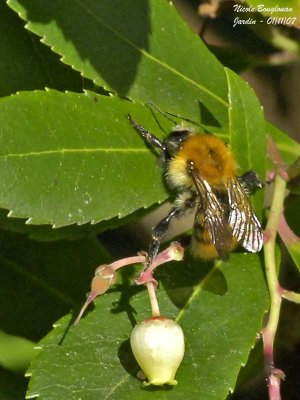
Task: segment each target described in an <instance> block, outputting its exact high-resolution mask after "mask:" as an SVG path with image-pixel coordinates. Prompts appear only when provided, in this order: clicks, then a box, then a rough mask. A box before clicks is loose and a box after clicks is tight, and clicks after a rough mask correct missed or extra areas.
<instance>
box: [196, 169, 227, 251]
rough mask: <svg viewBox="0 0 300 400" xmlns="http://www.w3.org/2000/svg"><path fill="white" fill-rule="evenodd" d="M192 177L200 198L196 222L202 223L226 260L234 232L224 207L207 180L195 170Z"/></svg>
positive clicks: (204, 229)
mask: <svg viewBox="0 0 300 400" xmlns="http://www.w3.org/2000/svg"><path fill="white" fill-rule="evenodd" d="M191 175H192V178H193V181H194V184H195V186H196V190H197V192H198V194H199V197H200V204H199V209H198V211H197V214H196V221H199V222H200V223H201V225H202V226H203V231H207V233H208V235H209V238H210V240H211V243H212V244H213V245H214V246H215V248H216V250H217V252H218V254H219V256H220V257H221V258H224V257H225V256H226V254H227V252H228V251H229V249H230V247H231V243H232V232H231V228H230V227H229V225H228V222H227V218H226V213H225V210H224V207H223V205H222V204H221V202H220V201H219V200H218V198H217V196H216V195H215V193H214V192H213V190H212V188H211V186H210V185H209V183H208V182H207V181H206V180H205V179H203V178H201V176H199V174H198V173H197V172H196V171H195V170H192V171H191Z"/></svg>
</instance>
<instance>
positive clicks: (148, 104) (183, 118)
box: [147, 101, 201, 126]
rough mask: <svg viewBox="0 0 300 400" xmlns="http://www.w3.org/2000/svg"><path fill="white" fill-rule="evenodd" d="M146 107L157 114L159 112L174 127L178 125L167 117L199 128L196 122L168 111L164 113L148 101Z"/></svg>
mask: <svg viewBox="0 0 300 400" xmlns="http://www.w3.org/2000/svg"><path fill="white" fill-rule="evenodd" d="M147 106H149V107H151V108H153V109H154V110H156V111H157V112H159V113H160V114H161V115H162V116H164V117H165V118H166V119H167V120H168V121H171V122H172V123H173V124H174V125H178V122H177V121H175V120H174V119H172V118H171V117H169V115H171V116H172V117H176V118H179V119H181V120H182V121H186V122H190V123H191V124H193V125H196V126H201V125H200V124H199V123H198V122H195V121H193V120H192V119H190V118H185V117H181V116H180V115H176V114H172V113H170V112H168V111H166V112H164V111H162V110H160V109H159V108H158V107H157V106H156V105H155V104H154V103H152V101H149V102H148V103H147Z"/></svg>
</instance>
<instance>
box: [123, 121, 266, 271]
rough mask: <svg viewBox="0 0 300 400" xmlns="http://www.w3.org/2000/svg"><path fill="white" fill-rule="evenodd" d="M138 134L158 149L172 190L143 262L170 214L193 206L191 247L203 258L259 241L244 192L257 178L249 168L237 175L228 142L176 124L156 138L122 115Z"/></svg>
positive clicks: (255, 246)
mask: <svg viewBox="0 0 300 400" xmlns="http://www.w3.org/2000/svg"><path fill="white" fill-rule="evenodd" d="M128 118H129V121H130V123H131V125H132V126H133V128H134V129H135V130H136V131H137V132H138V134H139V135H140V136H141V137H142V138H143V139H144V140H145V141H146V142H147V143H148V144H149V145H150V146H152V147H154V148H157V149H158V150H159V152H160V157H161V160H162V165H163V168H164V173H165V178H166V183H167V185H168V186H169V187H170V189H172V190H174V191H175V193H176V197H175V201H174V202H173V207H172V209H171V211H170V212H169V213H168V215H166V217H165V218H163V219H162V220H161V221H160V222H159V223H158V224H157V225H156V226H155V227H154V228H153V232H152V238H151V241H150V245H149V250H148V259H147V262H146V268H147V267H148V266H149V265H150V264H151V263H152V261H153V260H154V259H155V257H156V255H157V253H158V250H159V247H160V243H161V241H162V239H163V238H164V236H165V234H166V232H167V231H168V229H169V227H170V224H171V222H172V220H173V219H174V218H178V217H181V216H183V215H184V214H186V213H187V212H188V211H194V212H195V221H194V231H193V236H192V243H191V246H192V252H193V254H194V255H195V256H198V257H200V258H202V259H204V260H211V259H215V258H222V259H224V258H226V256H227V254H228V252H229V251H230V250H233V249H235V248H236V247H237V246H238V245H241V246H242V247H243V248H244V249H246V250H248V251H250V252H252V253H256V252H259V251H260V250H261V248H262V245H263V236H262V231H261V224H260V222H259V220H258V218H257V217H256V215H255V214H254V212H253V208H252V206H251V203H250V200H249V195H250V194H252V193H253V192H254V191H255V190H256V189H258V188H261V187H262V184H261V182H260V180H259V178H258V175H257V174H256V172H255V171H248V172H246V173H245V174H244V175H242V176H241V177H238V176H237V164H236V161H235V159H234V156H233V154H232V152H231V150H230V148H229V147H228V146H227V145H226V144H225V143H224V142H223V141H222V140H220V139H219V138H217V137H216V136H214V135H212V134H199V133H196V132H193V131H192V130H190V129H185V128H183V127H178V126H177V127H176V128H175V129H174V130H173V131H172V132H171V133H170V134H169V136H168V137H167V138H166V139H165V140H163V141H161V140H159V139H158V138H157V137H156V136H154V135H153V134H152V133H151V132H149V131H148V130H147V129H145V128H144V127H142V126H141V125H139V124H138V123H137V122H136V121H134V120H133V119H132V117H131V116H130V115H128Z"/></svg>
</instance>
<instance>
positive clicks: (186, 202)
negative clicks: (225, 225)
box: [145, 192, 197, 269]
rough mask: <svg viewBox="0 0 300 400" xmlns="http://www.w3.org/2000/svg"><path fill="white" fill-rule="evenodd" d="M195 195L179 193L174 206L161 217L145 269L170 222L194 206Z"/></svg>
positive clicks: (155, 230)
mask: <svg viewBox="0 0 300 400" xmlns="http://www.w3.org/2000/svg"><path fill="white" fill-rule="evenodd" d="M196 202H197V197H196V196H195V194H194V193H190V192H185V193H184V194H182V193H181V194H180V195H179V196H178V197H177V199H176V200H175V206H174V207H173V208H172V209H171V211H170V212H169V214H168V215H167V216H166V217H165V218H163V219H162V220H161V221H160V222H159V223H158V224H157V225H156V226H155V227H154V228H153V232H152V238H151V242H150V245H149V249H148V258H147V262H146V267H145V268H146V269H147V268H148V267H149V265H150V264H151V263H152V262H153V260H154V259H155V257H156V256H157V253H158V250H159V247H160V243H161V241H162V240H163V238H164V237H165V235H166V233H167V231H168V230H169V228H170V224H171V222H172V221H173V219H174V218H178V217H180V216H182V215H183V214H184V213H185V212H186V211H188V210H191V209H193V208H194V207H195V206H196Z"/></svg>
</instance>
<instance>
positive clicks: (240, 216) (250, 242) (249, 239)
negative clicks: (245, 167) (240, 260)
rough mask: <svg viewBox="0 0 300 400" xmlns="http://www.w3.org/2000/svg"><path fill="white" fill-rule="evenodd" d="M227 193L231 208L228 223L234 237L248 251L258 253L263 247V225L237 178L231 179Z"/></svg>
mask: <svg viewBox="0 0 300 400" xmlns="http://www.w3.org/2000/svg"><path fill="white" fill-rule="evenodd" d="M227 193H228V202H229V207H230V212H229V219H228V222H229V225H230V226H231V228H232V235H233V237H235V238H236V240H237V241H238V242H239V243H240V244H241V245H242V246H243V247H244V248H245V249H246V250H248V251H250V252H252V253H257V252H258V251H260V250H261V248H262V245H263V235H262V231H261V225H260V222H259V220H258V219H257V217H256V215H255V214H254V212H253V209H252V206H251V203H250V200H249V199H248V196H247V194H246V193H245V191H244V189H243V187H242V186H241V184H240V182H239V181H238V179H237V178H233V179H231V181H230V183H229V185H228V187H227Z"/></svg>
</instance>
